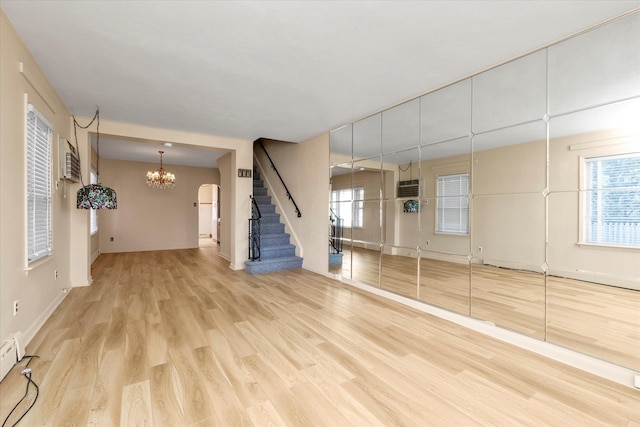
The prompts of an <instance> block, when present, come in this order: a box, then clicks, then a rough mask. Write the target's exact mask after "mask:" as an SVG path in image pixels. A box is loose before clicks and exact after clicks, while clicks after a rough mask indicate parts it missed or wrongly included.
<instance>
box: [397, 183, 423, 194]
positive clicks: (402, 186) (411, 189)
mask: <svg viewBox="0 0 640 427" xmlns="http://www.w3.org/2000/svg"><path fill="white" fill-rule="evenodd" d="M419 195H420V180H419V179H411V180H408V181H399V182H398V196H397V197H418V196H419Z"/></svg>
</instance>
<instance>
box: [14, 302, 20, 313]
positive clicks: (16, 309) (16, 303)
mask: <svg viewBox="0 0 640 427" xmlns="http://www.w3.org/2000/svg"><path fill="white" fill-rule="evenodd" d="M19 309H20V300H15V301H14V302H13V315H14V316H15V315H17V314H18V310H19Z"/></svg>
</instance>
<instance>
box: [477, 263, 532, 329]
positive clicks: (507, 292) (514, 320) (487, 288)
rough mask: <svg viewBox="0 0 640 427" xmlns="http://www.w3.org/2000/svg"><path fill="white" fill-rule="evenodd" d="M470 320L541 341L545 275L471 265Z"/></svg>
mask: <svg viewBox="0 0 640 427" xmlns="http://www.w3.org/2000/svg"><path fill="white" fill-rule="evenodd" d="M471 316H473V317H475V318H478V319H484V320H488V321H491V322H493V323H495V324H496V325H499V326H502V327H504V328H509V329H513V330H515V331H518V332H521V333H523V334H526V335H530V336H533V337H536V338H539V339H544V274H540V273H533V272H528V271H519V270H510V269H506V268H499V267H493V266H490V265H480V264H472V265H471Z"/></svg>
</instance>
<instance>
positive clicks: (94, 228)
mask: <svg viewBox="0 0 640 427" xmlns="http://www.w3.org/2000/svg"><path fill="white" fill-rule="evenodd" d="M90 176H91V184H97V183H98V174H96V171H94V170H93V169H91V172H90ZM97 232H98V210H97V209H89V233H90V234H96V233H97Z"/></svg>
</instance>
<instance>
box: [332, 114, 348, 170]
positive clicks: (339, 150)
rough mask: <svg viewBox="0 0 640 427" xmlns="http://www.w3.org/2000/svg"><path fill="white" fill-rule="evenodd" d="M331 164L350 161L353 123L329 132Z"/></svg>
mask: <svg viewBox="0 0 640 427" xmlns="http://www.w3.org/2000/svg"><path fill="white" fill-rule="evenodd" d="M329 149H330V163H331V165H335V164H339V163H345V162H350V161H351V154H352V152H351V151H352V149H353V125H352V124H348V125H345V126H342V127H341V128H339V129H336V130H333V131H331V132H330V133H329Z"/></svg>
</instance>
